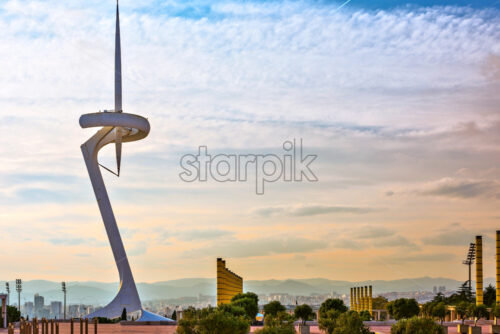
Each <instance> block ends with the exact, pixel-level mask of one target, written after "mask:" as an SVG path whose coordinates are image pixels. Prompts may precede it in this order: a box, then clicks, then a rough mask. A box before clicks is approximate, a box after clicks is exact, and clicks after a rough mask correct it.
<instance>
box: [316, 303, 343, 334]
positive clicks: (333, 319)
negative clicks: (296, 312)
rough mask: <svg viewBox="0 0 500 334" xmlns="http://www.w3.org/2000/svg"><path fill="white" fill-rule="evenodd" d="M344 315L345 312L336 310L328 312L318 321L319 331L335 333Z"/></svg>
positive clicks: (329, 333)
mask: <svg viewBox="0 0 500 334" xmlns="http://www.w3.org/2000/svg"><path fill="white" fill-rule="evenodd" d="M343 313H345V312H341V311H339V310H334V309H332V310H328V311H327V312H326V314H323V316H320V318H319V319H318V325H319V329H321V330H322V331H324V332H326V333H327V334H333V331H334V330H335V328H337V319H338V318H339V317H340V315H341V314H343Z"/></svg>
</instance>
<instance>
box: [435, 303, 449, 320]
mask: <svg viewBox="0 0 500 334" xmlns="http://www.w3.org/2000/svg"><path fill="white" fill-rule="evenodd" d="M431 314H432V316H433V317H436V318H438V319H439V320H440V321H441V325H442V324H443V321H444V319H445V318H446V315H447V314H449V311H448V310H447V309H446V305H445V304H444V302H439V303H436V304H435V305H434V306H433V307H432V311H431Z"/></svg>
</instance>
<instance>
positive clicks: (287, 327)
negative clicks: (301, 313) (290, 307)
mask: <svg viewBox="0 0 500 334" xmlns="http://www.w3.org/2000/svg"><path fill="white" fill-rule="evenodd" d="M293 322H294V318H293V316H292V315H290V314H288V313H287V312H285V311H280V312H278V313H277V314H276V315H270V314H268V315H266V316H265V318H264V327H263V328H262V329H260V330H257V331H256V332H255V333H256V334H257V333H259V334H295V326H294V323H293Z"/></svg>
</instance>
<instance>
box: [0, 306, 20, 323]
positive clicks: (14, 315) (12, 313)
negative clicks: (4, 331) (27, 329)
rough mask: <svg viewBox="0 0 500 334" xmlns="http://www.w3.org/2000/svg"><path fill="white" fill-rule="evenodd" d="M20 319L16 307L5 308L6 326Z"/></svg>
mask: <svg viewBox="0 0 500 334" xmlns="http://www.w3.org/2000/svg"><path fill="white" fill-rule="evenodd" d="M20 319H21V312H20V311H19V310H18V309H17V307H14V306H7V324H10V323H13V322H18V321H19V320H20ZM2 324H3V321H2Z"/></svg>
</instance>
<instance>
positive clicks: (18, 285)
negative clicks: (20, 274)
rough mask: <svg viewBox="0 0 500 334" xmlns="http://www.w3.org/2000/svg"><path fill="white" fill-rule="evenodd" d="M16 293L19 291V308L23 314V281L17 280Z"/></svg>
mask: <svg viewBox="0 0 500 334" xmlns="http://www.w3.org/2000/svg"><path fill="white" fill-rule="evenodd" d="M16 291H17V308H18V309H19V312H21V291H23V281H22V280H21V279H20V278H16Z"/></svg>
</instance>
